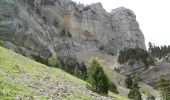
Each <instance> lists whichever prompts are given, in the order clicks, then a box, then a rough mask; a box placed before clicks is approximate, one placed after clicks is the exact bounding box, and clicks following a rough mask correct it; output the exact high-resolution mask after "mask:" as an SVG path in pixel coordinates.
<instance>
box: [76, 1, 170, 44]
mask: <svg viewBox="0 0 170 100" xmlns="http://www.w3.org/2000/svg"><path fill="white" fill-rule="evenodd" d="M73 1H76V2H80V3H84V4H91V3H96V2H101V3H102V4H103V7H104V8H105V9H106V10H107V11H111V9H115V8H117V7H122V6H123V7H126V8H129V9H131V10H133V11H134V12H135V14H136V16H137V20H138V22H139V25H140V28H141V30H142V32H143V33H144V35H145V39H146V44H148V42H149V41H151V42H154V43H155V44H156V45H164V44H165V45H170V39H169V38H170V37H169V36H170V35H169V34H170V28H169V24H170V11H169V9H170V6H169V4H170V1H169V0H73Z"/></svg>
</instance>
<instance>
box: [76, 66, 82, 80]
mask: <svg viewBox="0 0 170 100" xmlns="http://www.w3.org/2000/svg"><path fill="white" fill-rule="evenodd" d="M74 76H76V77H78V78H83V74H82V72H81V70H80V67H79V66H76V67H75V69H74Z"/></svg>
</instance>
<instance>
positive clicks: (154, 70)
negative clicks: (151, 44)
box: [141, 56, 170, 86]
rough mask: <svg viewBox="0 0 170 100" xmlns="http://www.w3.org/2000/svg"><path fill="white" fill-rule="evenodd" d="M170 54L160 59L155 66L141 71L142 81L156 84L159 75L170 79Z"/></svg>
mask: <svg viewBox="0 0 170 100" xmlns="http://www.w3.org/2000/svg"><path fill="white" fill-rule="evenodd" d="M169 70H170V56H167V57H166V58H163V59H161V60H159V61H158V62H157V63H156V64H155V66H152V67H150V69H148V70H146V71H144V72H142V73H141V78H142V82H143V83H146V84H149V85H151V86H155V84H156V80H157V79H158V78H159V77H164V78H166V79H168V80H170V77H169V76H170V73H169Z"/></svg>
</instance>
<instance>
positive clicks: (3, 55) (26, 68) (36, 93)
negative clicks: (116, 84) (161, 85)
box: [0, 47, 127, 100]
mask: <svg viewBox="0 0 170 100" xmlns="http://www.w3.org/2000/svg"><path fill="white" fill-rule="evenodd" d="M86 84H87V83H86V82H85V81H82V80H80V79H78V78H76V77H74V76H71V75H70V74H68V73H66V72H64V71H62V70H60V69H57V68H50V67H47V66H45V65H42V64H40V63H37V62H35V61H33V60H31V59H29V58H26V57H23V56H21V55H19V54H16V53H14V52H13V51H11V50H8V49H5V48H3V47H0V99H2V100H8V99H9V100H11V99H13V98H17V97H18V98H22V99H26V98H30V99H36V100H46V99H51V98H54V99H69V100H76V99H78V100H79V99H83V100H91V99H96V98H103V99H110V98H109V97H104V96H100V95H98V94H96V93H93V92H91V91H89V90H88V89H86ZM109 95H110V96H112V97H114V98H115V99H116V100H127V99H126V98H124V97H121V96H119V95H115V94H113V93H111V92H109Z"/></svg>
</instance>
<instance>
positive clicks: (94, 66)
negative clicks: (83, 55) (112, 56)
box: [88, 59, 109, 94]
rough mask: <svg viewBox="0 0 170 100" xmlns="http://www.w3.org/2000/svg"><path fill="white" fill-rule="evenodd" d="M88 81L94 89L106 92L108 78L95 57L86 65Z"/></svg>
mask: <svg viewBox="0 0 170 100" xmlns="http://www.w3.org/2000/svg"><path fill="white" fill-rule="evenodd" d="M88 82H89V83H90V84H91V85H92V88H93V90H94V91H96V92H98V93H104V94H107V93H108V90H109V82H108V78H107V76H106V75H105V73H104V71H103V68H102V66H101V65H100V63H99V62H98V61H97V60H96V59H93V60H92V61H91V62H90V65H89V67H88Z"/></svg>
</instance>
